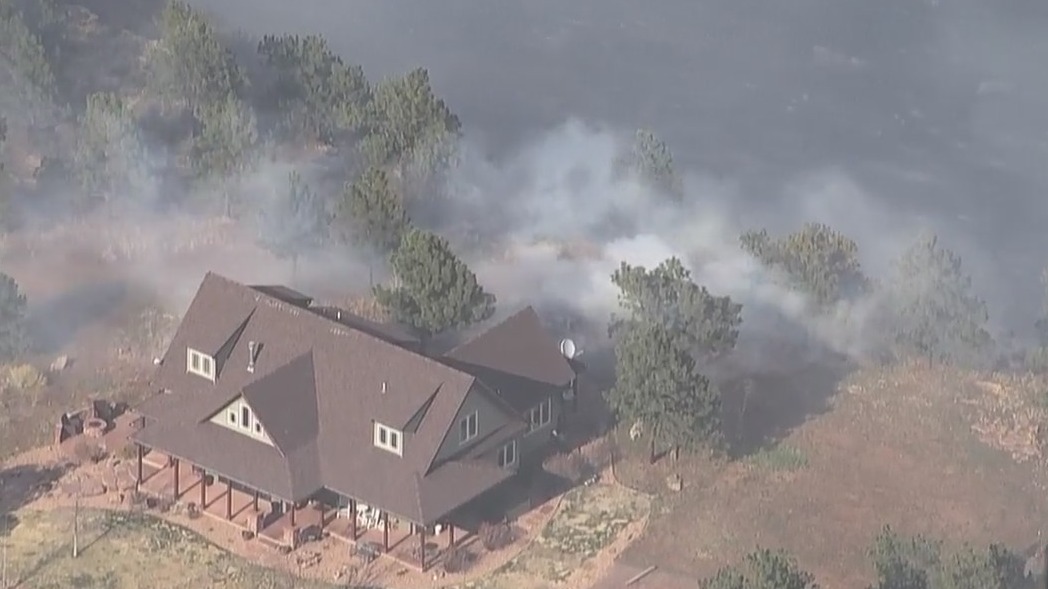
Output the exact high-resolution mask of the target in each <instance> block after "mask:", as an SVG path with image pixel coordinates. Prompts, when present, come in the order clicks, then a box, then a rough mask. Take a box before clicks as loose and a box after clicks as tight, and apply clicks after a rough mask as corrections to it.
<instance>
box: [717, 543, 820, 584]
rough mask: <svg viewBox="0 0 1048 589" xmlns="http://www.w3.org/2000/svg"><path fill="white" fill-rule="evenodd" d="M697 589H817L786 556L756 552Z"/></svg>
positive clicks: (812, 581) (778, 553)
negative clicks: (740, 563) (738, 565)
mask: <svg viewBox="0 0 1048 589" xmlns="http://www.w3.org/2000/svg"><path fill="white" fill-rule="evenodd" d="M699 587H700V588H701V589H818V585H816V584H815V577H814V576H812V574H811V573H809V572H807V571H803V570H801V569H800V568H799V567H798V566H797V562H796V561H795V560H794V559H793V558H792V557H791V556H790V555H789V554H787V553H786V552H783V551H772V550H768V549H767V548H758V549H757V550H756V551H755V552H753V553H751V554H749V555H747V556H746V558H745V559H744V560H743V563H742V566H741V567H726V568H723V569H721V570H720V571H719V572H718V573H717V574H716V575H714V576H713V577H712V578H709V579H705V580H703V581H700V582H699Z"/></svg>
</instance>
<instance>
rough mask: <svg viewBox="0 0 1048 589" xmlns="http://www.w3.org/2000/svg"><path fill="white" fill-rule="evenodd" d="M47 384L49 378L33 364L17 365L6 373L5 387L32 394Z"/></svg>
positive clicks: (10, 367) (8, 368)
mask: <svg viewBox="0 0 1048 589" xmlns="http://www.w3.org/2000/svg"><path fill="white" fill-rule="evenodd" d="M46 384H47V376H46V375H45V374H44V373H43V372H41V371H40V370H38V369H37V368H36V366H33V365H32V364H15V365H13V366H8V367H7V369H6V370H5V371H4V386H5V387H7V388H11V389H17V390H19V391H23V392H27V393H32V392H36V391H38V390H40V389H42V388H43V387H44V386H45V385H46Z"/></svg>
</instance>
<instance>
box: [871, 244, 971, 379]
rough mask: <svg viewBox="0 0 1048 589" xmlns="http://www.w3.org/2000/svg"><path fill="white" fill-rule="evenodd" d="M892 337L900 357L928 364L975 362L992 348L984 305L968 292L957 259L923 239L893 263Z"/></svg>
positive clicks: (967, 280)
mask: <svg viewBox="0 0 1048 589" xmlns="http://www.w3.org/2000/svg"><path fill="white" fill-rule="evenodd" d="M889 300H890V308H889V312H890V313H891V318H890V321H891V332H892V334H893V335H894V341H895V344H896V347H897V351H898V352H899V353H900V354H901V355H917V356H922V357H924V358H927V360H928V362H929V364H930V363H932V362H935V361H940V362H947V363H953V362H959V363H965V362H973V361H977V360H978V359H979V358H980V357H982V356H984V355H985V353H986V352H987V351H988V349H989V348H990V346H991V345H992V340H991V338H990V334H989V333H988V332H987V331H986V327H985V326H986V324H987V322H988V320H989V314H988V311H987V307H986V303H985V302H984V301H983V300H982V299H980V298H979V297H978V296H976V295H975V293H974V292H973V290H972V279H971V277H970V276H969V275H968V274H966V273H965V272H964V270H963V268H962V267H961V257H960V256H958V255H957V254H955V253H954V252H952V251H950V250H949V249H946V248H944V247H942V245H941V244H940V243H939V239H938V237H936V236H935V235H932V234H927V235H923V236H922V237H921V238H920V239H918V240H917V242H916V243H914V244H913V245H912V246H910V248H908V249H907V250H906V251H905V252H904V253H903V254H902V256H900V257H899V259H898V260H896V262H895V267H894V272H893V276H892V281H891V282H890V284H889Z"/></svg>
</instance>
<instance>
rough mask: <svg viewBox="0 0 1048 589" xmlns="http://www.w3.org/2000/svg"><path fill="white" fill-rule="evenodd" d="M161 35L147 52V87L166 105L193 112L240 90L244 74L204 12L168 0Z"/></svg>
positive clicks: (175, 0)
mask: <svg viewBox="0 0 1048 589" xmlns="http://www.w3.org/2000/svg"><path fill="white" fill-rule="evenodd" d="M158 27H159V29H160V39H159V41H158V42H157V44H156V45H155V46H154V47H152V48H151V50H150V52H149V60H148V61H149V88H150V90H151V92H152V94H153V95H154V96H155V97H157V98H159V99H160V100H161V103H162V104H165V105H172V104H177V105H182V106H185V107H186V108H187V109H188V110H190V111H191V112H194V113H195V112H196V111H197V110H198V109H200V108H201V107H203V106H204V105H207V104H209V103H213V102H218V101H220V100H224V99H225V98H226V97H227V96H229V95H230V94H239V92H240V91H241V89H242V88H243V85H244V84H245V78H244V74H243V72H242V70H241V68H240V66H239V65H237V63H236V59H235V58H234V56H233V53H232V51H230V50H229V48H227V47H226V46H225V45H223V43H222V41H221V39H220V38H219V36H218V33H217V31H215V29H214V27H212V26H211V23H210V22H208V20H207V18H205V17H204V15H203V14H202V13H200V12H198V11H196V10H194V9H193V8H192V7H190V6H189V4H187V3H185V2H181V1H179V0H169V1H168V3H167V4H166V5H165V6H164V10H163V11H162V12H161V14H160V18H159V23H158Z"/></svg>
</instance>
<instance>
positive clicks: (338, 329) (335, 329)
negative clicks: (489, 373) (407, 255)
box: [209, 272, 523, 379]
mask: <svg viewBox="0 0 1048 589" xmlns="http://www.w3.org/2000/svg"><path fill="white" fill-rule="evenodd" d="M209 274H213V273H211V272H209ZM215 276H217V277H218V278H220V279H222V280H224V281H225V282H227V283H228V284H229V285H230V286H234V287H236V288H237V289H239V290H241V291H248V292H244V293H243V294H245V295H247V296H253V297H254V299H255V301H256V302H260V301H262V300H263V299H264V300H265V302H266V304H268V305H269V306H271V307H274V308H276V309H279V310H281V311H284V312H287V313H289V314H290V315H292V316H294V317H309V319H307V321H314V320H315V321H320V322H323V324H324V325H328V326H330V328H331V329H330V331H331V333H332V335H349V332H354V333H357V334H360V335H361V336H363V337H366V338H368V339H369V340H372V341H374V342H376V343H378V344H379V345H381V346H385V347H386V348H388V349H389V350H392V351H393V353H397V354H408V355H410V356H412V357H414V358H418V359H420V360H422V361H423V362H424V363H428V364H430V365H433V366H437V367H439V368H440V369H442V370H447V371H450V372H453V373H456V374H457V375H460V376H464V377H466V378H468V379H473V378H474V377H473V375H472V374H470V373H469V372H466V371H465V370H459V369H458V368H455V367H453V366H448V365H447V364H445V363H443V362H440V361H439V360H437V359H435V358H430V357H429V356H427V355H425V354H420V353H418V352H415V351H412V350H409V349H407V348H403V347H401V346H398V345H397V344H394V343H392V342H388V341H386V340H384V339H382V338H380V337H376V336H374V335H371V334H370V333H368V332H366V331H364V330H362V329H355V328H353V327H350V326H348V325H345V324H343V323H339V322H338V321H335V320H334V319H330V318H328V317H325V316H324V315H321V314H319V313H311V312H309V311H308V309H302V308H301V307H296V306H295V305H292V304H290V303H286V302H284V301H282V300H280V299H278V298H276V297H273V296H270V295H268V294H266V293H264V292H261V291H256V290H254V289H252V288H251V287H249V286H247V285H245V284H242V283H240V282H236V281H235V280H231V279H229V278H226V277H224V276H220V275H218V274H215ZM301 311H306V313H302V312H301ZM522 311H523V310H522ZM520 312H521V311H518V313H520ZM365 319H366V318H365Z"/></svg>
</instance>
